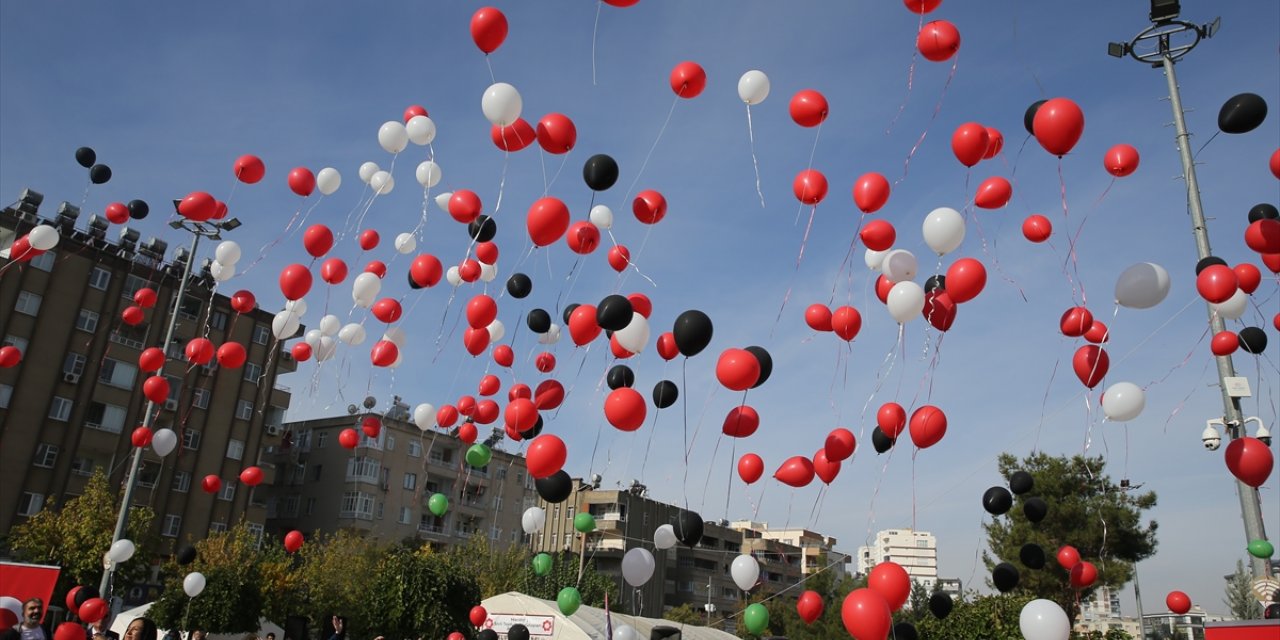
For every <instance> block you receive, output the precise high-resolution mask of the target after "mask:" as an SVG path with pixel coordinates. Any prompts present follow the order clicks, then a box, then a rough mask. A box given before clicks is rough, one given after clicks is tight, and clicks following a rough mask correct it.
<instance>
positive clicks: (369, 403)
mask: <svg viewBox="0 0 1280 640" xmlns="http://www.w3.org/2000/svg"><path fill="white" fill-rule="evenodd" d="M377 404H378V401H377V400H375V399H374V397H373V396H365V399H364V408H366V409H372V408H373V407H374V406H375V405H377Z"/></svg>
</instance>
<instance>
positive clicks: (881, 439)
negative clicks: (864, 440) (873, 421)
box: [871, 427, 893, 453]
mask: <svg viewBox="0 0 1280 640" xmlns="http://www.w3.org/2000/svg"><path fill="white" fill-rule="evenodd" d="M871 446H873V447H875V449H876V453H884V452H886V451H888V450H890V449H892V448H893V438H890V437H889V434H887V433H885V432H884V431H882V430H881V429H880V427H876V428H875V429H872V430H871Z"/></svg>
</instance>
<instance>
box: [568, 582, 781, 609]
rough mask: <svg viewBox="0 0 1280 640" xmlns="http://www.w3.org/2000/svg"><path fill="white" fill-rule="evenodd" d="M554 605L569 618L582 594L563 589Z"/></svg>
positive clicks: (577, 605) (579, 601) (578, 604)
mask: <svg viewBox="0 0 1280 640" xmlns="http://www.w3.org/2000/svg"><path fill="white" fill-rule="evenodd" d="M556 604H557V605H559V606H560V613H563V614H564V615H566V616H571V615H573V614H574V612H576V611H577V610H578V607H581V606H582V594H581V593H578V590H577V589H575V588H573V587H565V588H563V589H561V590H560V593H559V594H558V595H556ZM765 615H766V616H768V615H769V614H767V613H766V614H765Z"/></svg>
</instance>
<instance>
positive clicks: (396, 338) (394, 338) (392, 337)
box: [382, 327, 409, 349]
mask: <svg viewBox="0 0 1280 640" xmlns="http://www.w3.org/2000/svg"><path fill="white" fill-rule="evenodd" d="M408 338H409V336H408V334H406V333H405V332H404V329H402V328H400V327H387V330H386V331H384V332H383V333H382V339H383V340H388V341H390V342H392V343H393V344H395V345H396V347H398V348H400V349H403V348H404V343H405V340H407V339H408Z"/></svg>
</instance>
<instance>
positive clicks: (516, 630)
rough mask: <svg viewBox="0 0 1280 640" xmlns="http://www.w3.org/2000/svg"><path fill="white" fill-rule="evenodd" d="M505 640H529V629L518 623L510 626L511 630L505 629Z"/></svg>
mask: <svg viewBox="0 0 1280 640" xmlns="http://www.w3.org/2000/svg"><path fill="white" fill-rule="evenodd" d="M507 640H529V627H526V626H524V625H522V624H520V623H516V624H513V625H511V628H510V629H507Z"/></svg>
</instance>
